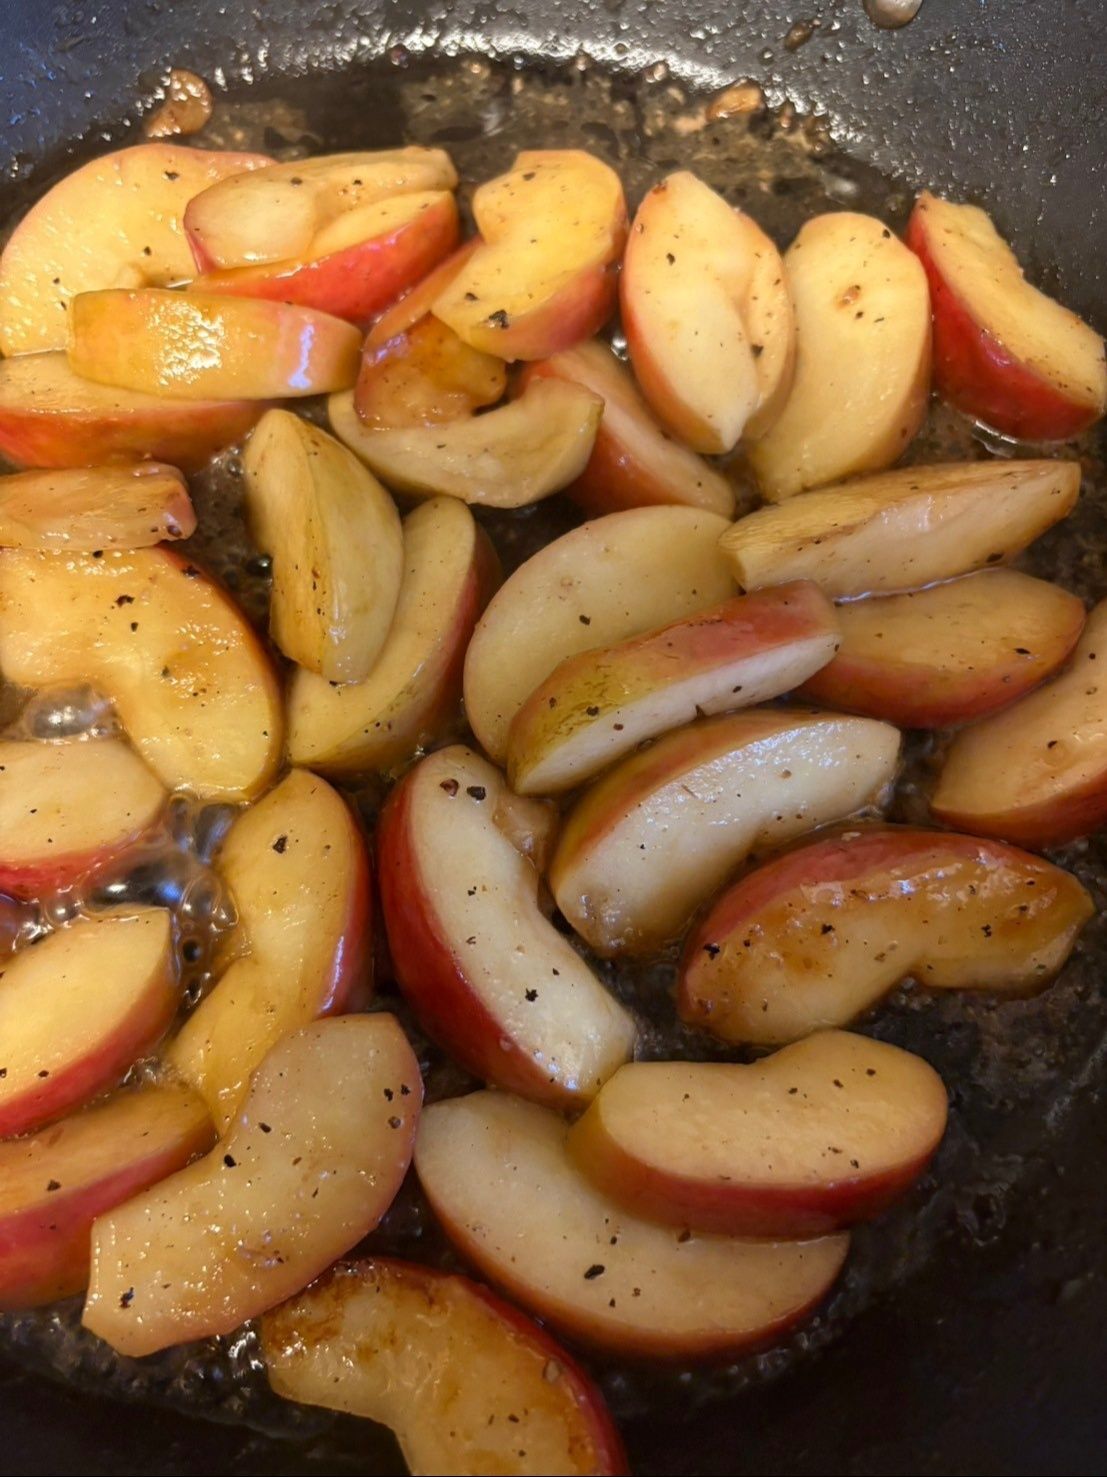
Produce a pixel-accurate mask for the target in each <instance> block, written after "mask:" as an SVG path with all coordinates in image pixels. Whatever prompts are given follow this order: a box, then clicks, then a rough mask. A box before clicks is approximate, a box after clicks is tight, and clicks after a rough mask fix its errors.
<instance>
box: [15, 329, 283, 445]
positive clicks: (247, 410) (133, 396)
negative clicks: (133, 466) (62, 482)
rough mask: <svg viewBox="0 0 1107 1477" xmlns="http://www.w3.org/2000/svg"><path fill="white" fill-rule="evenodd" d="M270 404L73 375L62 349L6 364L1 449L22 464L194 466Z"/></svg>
mask: <svg viewBox="0 0 1107 1477" xmlns="http://www.w3.org/2000/svg"><path fill="white" fill-rule="evenodd" d="M264 409H265V406H264V404H261V403H259V402H257V401H250V400H172V399H170V398H169V397H168V396H164V395H141V394H139V393H138V392H137V391H135V390H119V389H112V388H110V387H109V386H105V385H97V384H94V383H93V382H92V380H86V379H82V378H81V377H80V375H77V374H74V373H73V371H72V370H71V369H70V367H69V361H68V360H67V359H66V357H65V355H64V354H62V353H51V354H23V355H21V356H20V357H19V358H18V359H5V360H3V361H0V453H2V454H3V455H4V456H6V457H8V458H9V459H10V460H11V461H13V462H15V463H16V464H17V465H19V466H22V467H96V466H100V465H103V464H105V463H109V462H131V461H135V460H137V459H138V458H140V457H152V458H153V459H154V460H155V461H162V462H169V463H171V464H172V465H173V466H175V467H181V468H182V469H183V470H184V471H186V472H188V471H195V470H196V469H197V468H199V467H201V466H203V464H204V463H205V462H206V461H207V460H208V458H209V457H210V456H212V455H213V454H214V453H215V452H217V451H219V450H220V449H221V448H222V447H224V446H229V445H230V444H231V442H233V441H237V440H238V439H239V437H241V436H244V435H245V434H246V432H247V431H248V430H249V429H250V427H251V426H252V425H253V424H254V422H255V421H256V420H257V418H258V416H259V415H260V414H261V413H262V411H263V410H264Z"/></svg>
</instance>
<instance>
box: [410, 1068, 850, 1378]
mask: <svg viewBox="0 0 1107 1477" xmlns="http://www.w3.org/2000/svg"><path fill="white" fill-rule="evenodd" d="M568 1134H569V1128H568V1125H567V1124H566V1123H565V1122H564V1120H563V1119H562V1118H560V1117H559V1116H558V1115H557V1114H556V1113H552V1112H550V1111H549V1110H548V1109H546V1108H540V1107H537V1106H536V1105H535V1104H534V1103H527V1102H523V1101H522V1100H521V1099H520V1098H513V1097H509V1096H508V1095H507V1094H505V1093H501V1092H474V1093H470V1095H469V1096H468V1097H460V1098H452V1099H450V1100H449V1101H447V1102H440V1103H435V1104H434V1105H433V1106H432V1107H430V1108H428V1109H427V1110H426V1112H425V1114H424V1115H423V1121H422V1123H421V1125H420V1129H419V1136H418V1139H417V1141H416V1145H415V1167H416V1169H417V1171H418V1173H419V1179H420V1181H421V1182H422V1186H423V1190H424V1191H425V1193H426V1196H427V1199H428V1200H429V1201H430V1203H431V1207H432V1209H433V1210H434V1213H435V1215H437V1217H438V1219H439V1220H440V1221H441V1222H442V1226H443V1228H444V1230H445V1231H446V1234H447V1235H448V1236H449V1237H450V1239H451V1241H453V1242H454V1244H455V1245H456V1246H457V1248H458V1250H459V1251H460V1252H461V1253H462V1254H463V1255H464V1256H466V1257H467V1258H468V1259H469V1260H470V1261H472V1262H474V1263H475V1264H476V1266H478V1267H479V1268H480V1270H481V1271H482V1272H484V1273H485V1275H486V1276H488V1277H490V1278H491V1279H492V1281H494V1282H497V1283H499V1284H500V1285H501V1286H502V1287H504V1288H505V1289H506V1290H507V1291H508V1292H509V1293H510V1294H511V1296H512V1297H515V1298H517V1299H518V1300H519V1302H521V1303H522V1304H523V1305H524V1306H525V1307H527V1308H529V1309H530V1310H531V1311H532V1312H535V1313H537V1314H539V1316H541V1317H543V1318H548V1319H549V1320H550V1322H551V1323H554V1324H556V1325H558V1326H559V1327H561V1328H563V1329H564V1330H566V1331H567V1332H569V1333H571V1334H573V1335H574V1336H575V1337H577V1338H581V1339H584V1340H586V1341H587V1342H588V1343H590V1344H594V1345H598V1346H599V1347H601V1348H604V1349H608V1350H611V1351H613V1352H615V1353H619V1354H624V1355H625V1354H630V1355H648V1356H654V1357H657V1356H661V1357H665V1358H673V1359H698V1358H706V1357H709V1356H711V1357H718V1356H723V1355H726V1356H731V1355H734V1354H737V1353H738V1352H740V1351H741V1350H743V1349H747V1348H749V1347H751V1346H754V1345H759V1344H766V1343H768V1342H770V1341H771V1340H772V1339H774V1338H776V1337H778V1336H779V1335H780V1334H782V1333H783V1332H784V1331H785V1329H787V1328H789V1327H790V1326H791V1325H792V1324H794V1323H796V1322H798V1320H799V1319H801V1318H802V1317H803V1316H804V1315H805V1314H806V1313H808V1312H810V1311H811V1310H812V1309H813V1308H814V1306H815V1305H816V1304H817V1303H818V1302H820V1301H821V1300H822V1298H823V1297H824V1295H825V1294H826V1292H827V1291H828V1289H829V1288H830V1285H831V1283H832V1282H833V1281H834V1279H835V1277H836V1276H837V1275H838V1272H839V1270H840V1269H841V1266H842V1263H843V1261H844V1260H845V1256H846V1251H847V1250H848V1248H849V1237H848V1235H836V1236H826V1237H822V1238H820V1239H818V1240H815V1241H784V1242H772V1241H740V1240H737V1239H735V1238H733V1237H729V1236H711V1235H696V1236H693V1235H690V1234H689V1233H688V1231H686V1230H682V1231H677V1230H674V1229H672V1228H670V1227H666V1226H659V1225H655V1224H653V1223H652V1222H650V1221H645V1220H641V1219H639V1218H638V1217H637V1216H635V1215H634V1214H633V1213H631V1212H629V1211H626V1210H624V1209H623V1208H622V1206H620V1205H619V1204H618V1203H617V1202H616V1201H615V1200H613V1199H611V1198H610V1197H609V1196H607V1195H605V1194H604V1193H603V1191H602V1190H599V1189H597V1188H596V1187H595V1186H594V1185H592V1184H591V1182H590V1181H589V1180H588V1179H586V1178H585V1176H584V1175H583V1174H581V1172H580V1170H579V1169H577V1167H576V1165H575V1164H574V1163H573V1161H572V1159H571V1157H570V1155H569V1152H568V1146H567V1142H566V1140H567V1138H568Z"/></svg>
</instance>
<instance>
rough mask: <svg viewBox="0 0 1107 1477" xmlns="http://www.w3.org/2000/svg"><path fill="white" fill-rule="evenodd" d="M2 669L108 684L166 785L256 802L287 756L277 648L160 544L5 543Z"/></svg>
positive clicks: (10, 674) (23, 679) (39, 682)
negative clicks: (80, 548)
mask: <svg viewBox="0 0 1107 1477" xmlns="http://www.w3.org/2000/svg"><path fill="white" fill-rule="evenodd" d="M0 671H2V672H3V673H4V676H5V677H6V678H7V679H8V681H9V682H15V683H19V684H21V685H22V686H24V687H30V688H36V689H37V688H44V687H50V686H65V685H67V684H68V685H73V684H78V683H90V684H91V685H92V686H93V687H95V688H97V689H99V691H100V692H102V693H103V694H104V695H105V696H106V697H108V698H110V699H111V700H112V701H113V702H114V704H115V708H116V712H117V714H118V716H119V719H120V721H121V722H122V724H123V727H124V728H125V730H126V732H127V735H128V737H129V738H130V740H131V742H132V743H133V744H134V746H135V748H136V749H137V750H138V752H139V754H140V755H141V757H142V758H143V759H144V760H145V761H146V763H147V764H148V765H149V767H150V768H151V769H152V770H153V772H154V773H155V774H156V775H157V776H158V778H159V779H160V780H161V782H162V783H163V784H164V785H165V786H166V788H167V789H171V790H173V789H178V788H185V789H189V790H191V791H192V792H193V793H194V794H196V795H198V796H200V797H201V798H202V799H205V800H226V801H236V800H248V799H251V798H252V797H253V796H254V795H256V794H258V793H259V792H260V791H262V790H264V789H265V788H266V786H267V785H268V783H269V781H270V779H271V778H272V777H273V774H274V773H275V771H276V769H277V765H278V764H279V762H280V756H281V745H282V737H283V735H282V725H283V716H282V711H281V693H280V688H279V686H278V684H277V680H276V676H275V675H274V672H273V669H272V667H271V665H270V662H269V659H268V657H267V656H266V654H265V652H264V651H263V649H262V647H261V645H260V643H259V641H258V639H257V637H256V635H255V634H254V632H253V630H252V628H251V627H250V625H249V623H248V622H247V620H246V618H245V616H243V615H242V614H241V612H240V611H239V610H238V609H237V607H236V606H235V605H234V604H233V603H232V601H231V600H230V598H229V597H228V596H227V595H226V594H225V593H224V591H223V590H221V589H220V588H219V586H218V585H216V584H214V583H213V582H212V581H211V580H209V579H208V578H207V577H206V576H205V575H203V574H202V573H201V571H200V570H199V569H197V568H196V567H195V565H192V564H188V563H186V562H185V561H184V560H183V559H181V558H179V557H178V556H177V555H176V554H173V553H171V552H170V551H169V550H167V549H165V548H164V547H159V548H154V549H136V550H135V551H134V552H133V553H126V554H124V553H120V552H118V551H113V550H109V551H107V552H106V553H104V555H103V557H102V558H100V559H97V558H95V557H94V556H93V555H92V554H60V553H54V552H39V551H32V550H26V549H4V550H2V551H0Z"/></svg>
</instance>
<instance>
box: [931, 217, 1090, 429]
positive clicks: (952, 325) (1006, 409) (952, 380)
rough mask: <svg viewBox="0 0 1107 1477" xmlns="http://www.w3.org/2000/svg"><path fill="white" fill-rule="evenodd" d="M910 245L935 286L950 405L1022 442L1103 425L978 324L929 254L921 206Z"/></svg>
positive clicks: (939, 375)
mask: <svg viewBox="0 0 1107 1477" xmlns="http://www.w3.org/2000/svg"><path fill="white" fill-rule="evenodd" d="M904 240H905V242H906V244H907V245H908V246H909V247H910V248H911V250H912V251H913V252H914V253H915V255H916V256H917V257H918V258H919V261H920V262H922V265H923V269H924V270H925V272H926V280H927V281H928V283H929V284H930V302H931V308H932V311H933V315H934V348H933V356H934V357H933V366H934V382H935V385H936V387H937V390H938V393H939V394H940V395H941V396H942V398H943V399H944V400H948V401H949V402H950V404H951V405H955V406H956V407H957V409H958V410H962V411H964V412H965V414H966V415H970V416H972V417H973V418H974V419H976V420H979V421H983V422H984V423H985V424H986V425H988V426H991V427H992V428H993V429H994V430H997V431H1000V432H1002V434H1003V435H1005V436H1013V437H1015V439H1016V440H1019V441H1065V440H1067V439H1068V438H1069V437H1070V436H1076V435H1078V434H1079V433H1080V432H1081V431H1084V430H1086V429H1087V428H1088V426H1090V425H1092V424H1093V422H1094V421H1095V420H1096V418H1097V416H1096V411H1095V409H1094V408H1093V407H1090V406H1087V405H1080V404H1077V403H1076V402H1074V401H1072V400H1068V399H1066V397H1065V396H1064V395H1062V394H1061V393H1060V392H1059V391H1058V390H1057V389H1055V388H1054V387H1053V386H1052V385H1051V384H1050V383H1049V381H1048V380H1046V379H1044V378H1043V377H1042V376H1041V375H1038V374H1035V372H1034V371H1033V369H1031V368H1030V367H1029V365H1026V364H1023V363H1021V362H1020V361H1019V360H1018V359H1016V358H1014V357H1013V356H1012V355H1011V354H1010V353H1009V352H1008V351H1007V350H1006V349H1005V348H1004V346H1003V345H1002V344H1001V343H999V342H998V340H996V339H994V338H993V337H992V336H991V334H990V333H988V331H987V329H985V328H984V327H983V326H982V325H981V324H979V323H978V322H977V321H976V320H975V318H974V317H973V315H972V313H971V312H970V311H969V308H968V306H967V305H966V303H965V302H964V301H963V300H962V299H961V298H960V297H958V296H957V294H956V293H955V292H954V291H953V289H952V287H950V286H949V284H948V283H947V282H946V280H945V278H944V277H943V276H942V274H941V272H940V270H939V268H938V266H937V264H936V262H935V260H934V258H933V257H932V255H931V254H930V248H929V243H928V241H927V232H926V225H925V220H924V215H923V213H922V212H921V211H920V208H919V206H917V205H916V206H915V209H914V210H913V211H912V213H911V219H910V221H909V222H908V224H907V232H906V235H905V237H904Z"/></svg>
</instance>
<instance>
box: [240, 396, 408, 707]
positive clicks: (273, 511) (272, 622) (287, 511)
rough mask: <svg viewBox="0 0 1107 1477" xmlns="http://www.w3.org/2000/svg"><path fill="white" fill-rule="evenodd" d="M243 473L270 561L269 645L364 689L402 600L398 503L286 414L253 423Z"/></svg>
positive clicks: (326, 439)
mask: <svg viewBox="0 0 1107 1477" xmlns="http://www.w3.org/2000/svg"><path fill="white" fill-rule="evenodd" d="M242 469H243V473H244V475H245V479H246V508H247V513H248V515H249V518H250V522H251V525H252V527H253V532H254V537H255V540H256V542H257V543H258V545H259V546H260V547H261V548H262V549H264V550H265V552H266V553H268V554H271V555H272V556H273V592H272V597H271V599H270V605H269V629H270V634H271V635H272V637H273V640H274V641H275V642H276V643H277V645H278V646H279V647H280V649H281V650H282V651H283V652H284V654H285V656H288V657H291V658H292V660H293V661H295V662H299V664H300V665H301V666H302V667H307V668H308V670H309V671H312V672H318V673H319V675H320V676H321V677H325V678H326V679H327V680H328V681H332V682H360V681H362V680H363V679H364V678H366V677H367V676H368V675H369V673H370V672H371V671H372V669H373V664H374V663H375V662H376V660H377V657H378V656H379V655H380V652H381V649H382V647H383V646H384V643H385V640H386V638H387V636H388V632H389V629H390V627H391V625H392V617H393V614H394V613H395V610H396V600H397V598H398V596H399V593H400V578H401V575H402V573H403V557H404V551H403V535H402V534H401V532H400V515H399V513H397V511H396V505H395V503H394V502H393V501H392V499H391V498H390V497H389V495H388V493H387V492H385V490H384V488H383V487H382V486H381V485H380V483H379V482H378V481H377V480H376V478H375V477H373V476H372V475H371V473H369V472H367V471H366V470H365V468H364V467H363V466H362V465H361V463H360V462H359V461H358V459H357V458H356V457H355V456H353V455H351V453H350V452H349V451H347V450H346V448H345V447H344V446H340V445H339V444H338V442H337V441H335V440H334V439H333V437H331V436H328V435H327V433H326V432H325V431H321V430H320V429H319V428H318V426H313V425H310V424H309V423H308V422H307V421H304V420H301V419H300V417H299V416H298V415H293V414H292V412H291V411H288V410H270V411H267V412H266V414H265V415H264V416H263V417H262V419H261V420H260V421H259V422H258V425H257V428H256V430H255V431H254V432H253V434H252V435H251V437H250V441H249V444H248V445H247V447H246V454H245V456H244V457H243V459H242Z"/></svg>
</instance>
